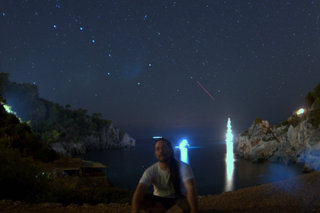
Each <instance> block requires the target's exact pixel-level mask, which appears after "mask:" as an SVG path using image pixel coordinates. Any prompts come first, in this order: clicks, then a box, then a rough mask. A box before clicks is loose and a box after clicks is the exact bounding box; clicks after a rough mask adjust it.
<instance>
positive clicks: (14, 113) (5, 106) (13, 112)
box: [0, 102, 22, 122]
mask: <svg viewBox="0 0 320 213" xmlns="http://www.w3.org/2000/svg"><path fill="white" fill-rule="evenodd" d="M0 104H1V105H2V106H3V107H4V109H5V110H6V112H7V113H10V114H13V115H15V116H16V117H17V118H18V119H19V121H20V122H22V120H21V118H19V117H18V116H17V113H16V112H15V111H13V110H12V109H11V106H9V105H6V104H4V103H2V102H0Z"/></svg>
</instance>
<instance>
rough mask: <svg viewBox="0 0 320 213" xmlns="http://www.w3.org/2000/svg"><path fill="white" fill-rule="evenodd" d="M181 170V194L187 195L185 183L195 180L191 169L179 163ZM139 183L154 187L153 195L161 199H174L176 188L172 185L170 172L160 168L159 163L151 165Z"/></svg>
mask: <svg viewBox="0 0 320 213" xmlns="http://www.w3.org/2000/svg"><path fill="white" fill-rule="evenodd" d="M179 168H180V178H181V181H180V182H181V184H180V188H181V193H182V194H183V195H186V189H185V187H184V182H185V181H186V180H188V179H192V178H194V176H193V172H192V169H191V167H190V166H189V165H188V164H186V163H183V162H180V161H179ZM139 183H143V184H145V185H147V186H150V185H151V184H152V185H153V194H154V195H156V196H160V197H168V198H174V197H175V195H174V188H173V185H172V184H171V183H170V172H169V171H167V170H163V169H161V168H160V166H159V162H157V163H155V164H153V165H151V166H150V167H149V168H147V169H146V170H145V171H144V173H143V175H142V177H141V178H140V181H139Z"/></svg>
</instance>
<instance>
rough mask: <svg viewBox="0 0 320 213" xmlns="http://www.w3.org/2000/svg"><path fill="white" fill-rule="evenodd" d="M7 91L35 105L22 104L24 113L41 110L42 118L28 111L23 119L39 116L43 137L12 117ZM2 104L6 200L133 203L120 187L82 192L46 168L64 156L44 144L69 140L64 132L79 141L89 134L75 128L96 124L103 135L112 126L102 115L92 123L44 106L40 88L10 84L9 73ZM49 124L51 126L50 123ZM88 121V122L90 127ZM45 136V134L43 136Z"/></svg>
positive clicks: (1, 82) (1, 167)
mask: <svg viewBox="0 0 320 213" xmlns="http://www.w3.org/2000/svg"><path fill="white" fill-rule="evenodd" d="M5 84H9V85H5ZM10 84H13V85H10ZM5 86H11V87H16V90H17V91H16V92H17V93H18V94H20V92H21V96H19V95H18V96H17V101H18V100H19V98H22V100H25V99H27V100H29V101H25V102H24V103H22V106H23V107H27V108H28V107H29V108H36V109H38V110H39V111H38V113H39V114H37V113H35V114H33V112H32V110H26V111H25V113H24V114H22V115H21V117H22V118H23V120H28V119H29V118H33V117H34V116H38V117H42V120H41V121H39V123H37V122H35V124H33V127H34V128H35V127H36V128H37V130H38V131H37V133H38V136H39V134H40V133H41V134H40V136H41V137H38V136H37V135H36V134H34V133H33V131H32V128H31V127H30V123H26V122H21V121H20V120H19V119H18V118H17V117H16V116H15V115H13V114H10V113H7V112H6V110H5V109H4V106H3V104H5V103H6V101H5V100H4V98H3V95H2V94H3V91H4V87H5ZM20 90H21V91H20ZM7 91H8V90H7ZM9 91H11V90H9ZM26 94H27V95H26ZM0 102H1V104H0V200H1V199H10V200H20V201H26V202H60V203H63V204H65V205H67V204H70V203H76V204H82V203H89V204H97V203H100V202H104V203H109V202H129V201H130V199H131V196H132V192H131V191H128V190H121V189H117V188H114V187H95V188H92V187H91V188H90V187H85V188H84V187H82V188H77V187H76V186H75V184H70V178H68V177H64V176H63V175H62V174H59V173H56V172H53V171H48V170H46V168H44V167H43V165H46V164H50V163H52V162H53V161H54V160H56V159H58V158H60V157H61V156H59V155H58V154H57V153H56V152H55V151H54V150H52V149H51V147H50V146H49V145H48V144H47V143H44V142H43V141H42V139H45V140H46V142H50V141H55V140H56V139H57V138H59V137H67V135H66V134H65V135H63V134H64V133H65V132H63V131H61V130H65V131H73V132H74V134H75V135H81V134H84V133H83V132H81V131H82V130H83V128H84V127H83V126H80V127H74V126H73V125H72V122H79V123H81V122H84V125H88V122H89V121H88V120H90V122H89V123H90V124H91V125H93V126H91V127H90V128H96V129H99V128H101V127H102V126H103V125H106V124H108V123H109V122H108V121H104V120H102V119H100V118H99V116H100V115H98V114H94V115H93V116H91V117H90V116H88V115H86V111H84V110H80V109H79V110H76V111H72V110H70V109H68V108H64V107H61V106H58V105H56V104H53V103H51V102H48V101H45V100H41V99H39V98H38V96H37V89H36V87H35V86H33V85H29V84H23V86H21V85H17V84H14V83H10V82H9V81H8V75H7V74H4V73H0ZM37 104H39V106H37ZM41 110H42V111H41ZM64 113H65V114H64ZM36 114H37V115H36ZM46 120H47V122H45V121H46ZM62 120H63V122H62ZM60 121H61V122H62V124H61V123H60ZM86 121H88V122H87V123H86ZM68 123H69V124H68ZM31 125H32V122H31ZM42 125H43V126H42ZM81 128H82V129H81ZM84 129H85V128H84ZM40 130H41V131H43V130H45V131H44V132H41V131H40Z"/></svg>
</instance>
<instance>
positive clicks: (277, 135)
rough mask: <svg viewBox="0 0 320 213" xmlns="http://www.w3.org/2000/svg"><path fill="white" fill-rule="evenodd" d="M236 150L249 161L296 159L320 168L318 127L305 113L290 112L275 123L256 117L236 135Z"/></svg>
mask: <svg viewBox="0 0 320 213" xmlns="http://www.w3.org/2000/svg"><path fill="white" fill-rule="evenodd" d="M236 153H237V155H238V156H240V157H242V158H245V159H249V160H252V161H263V160H269V161H280V162H284V163H289V162H296V163H302V164H303V165H305V166H306V167H308V168H310V169H316V170H320V128H319V126H313V125H312V124H311V122H310V121H309V120H308V117H307V116H301V117H298V116H297V115H292V116H290V117H289V118H288V120H287V121H285V122H283V123H282V124H280V125H277V126H270V125H269V122H268V121H264V120H256V121H255V122H253V124H252V125H251V126H250V127H249V128H248V130H247V131H245V132H244V133H241V134H240V135H239V136H238V137H237V146H236Z"/></svg>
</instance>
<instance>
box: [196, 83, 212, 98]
mask: <svg viewBox="0 0 320 213" xmlns="http://www.w3.org/2000/svg"><path fill="white" fill-rule="evenodd" d="M197 83H198V84H199V86H200V87H201V89H203V91H204V92H205V93H207V95H209V97H210V98H211V100H213V101H214V97H213V96H212V95H211V94H210V92H209V91H208V90H207V89H206V88H205V87H204V86H203V85H202V84H201V83H200V82H199V81H197Z"/></svg>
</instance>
